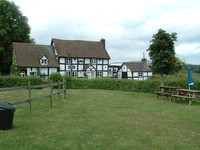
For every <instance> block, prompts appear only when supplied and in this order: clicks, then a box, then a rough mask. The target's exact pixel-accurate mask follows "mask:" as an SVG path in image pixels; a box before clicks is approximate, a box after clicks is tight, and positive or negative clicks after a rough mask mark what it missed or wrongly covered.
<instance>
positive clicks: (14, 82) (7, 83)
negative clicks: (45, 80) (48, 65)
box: [0, 76, 42, 88]
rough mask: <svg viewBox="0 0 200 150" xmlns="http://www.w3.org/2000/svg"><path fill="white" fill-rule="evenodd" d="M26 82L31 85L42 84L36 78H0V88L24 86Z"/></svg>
mask: <svg viewBox="0 0 200 150" xmlns="http://www.w3.org/2000/svg"><path fill="white" fill-rule="evenodd" d="M28 81H30V82H31V84H32V85H40V84H42V80H41V79H40V78H37V77H19V76H0V88H4V87H15V86H26V85H27V84H28Z"/></svg>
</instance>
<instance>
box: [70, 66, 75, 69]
mask: <svg viewBox="0 0 200 150" xmlns="http://www.w3.org/2000/svg"><path fill="white" fill-rule="evenodd" d="M68 69H76V66H68Z"/></svg>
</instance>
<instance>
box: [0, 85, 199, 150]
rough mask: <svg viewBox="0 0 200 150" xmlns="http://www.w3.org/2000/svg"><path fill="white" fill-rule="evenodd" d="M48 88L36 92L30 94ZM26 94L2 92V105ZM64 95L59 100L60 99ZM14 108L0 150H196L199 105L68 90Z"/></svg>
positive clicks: (139, 95)
mask: <svg viewBox="0 0 200 150" xmlns="http://www.w3.org/2000/svg"><path fill="white" fill-rule="evenodd" d="M47 92H48V91H47V90H34V96H36V97H37V96H39V95H42V94H43V95H44V94H45V93H47ZM25 93H26V92H25V91H24V90H20V91H12V92H9V93H8V92H1V93H0V101H10V102H13V101H17V99H16V97H17V98H18V100H20V99H21V100H23V98H24V97H27V94H25ZM62 97H63V96H62ZM32 104H33V109H32V111H33V112H32V114H31V115H30V114H29V109H28V108H29V107H28V104H22V105H17V110H16V112H15V116H14V122H13V129H12V130H7V131H1V130H0V149H1V150H8V149H9V150H12V149H13V150H16V149H17V150H29V149H31V150H32V149H33V150H47V149H48V150H64V149H70V150H80V149H84V150H90V149H92V150H93V149H98V150H115V149H118V150H126V149H128V150H129V149H131V150H132V149H133V150H188V149H192V150H198V149H200V119H199V115H200V102H199V101H194V102H193V103H192V105H191V106H188V103H187V102H185V101H183V102H180V101H177V102H176V103H174V102H170V101H169V100H168V99H167V98H164V97H161V98H159V99H158V100H157V99H156V95H154V94H148V93H136V92H123V91H109V90H89V89H87V90H86V89H84V90H67V100H64V99H63V98H62V99H61V101H60V102H59V101H58V96H55V97H54V98H53V108H52V109H51V108H50V106H49V99H44V100H40V101H35V102H33V103H32Z"/></svg>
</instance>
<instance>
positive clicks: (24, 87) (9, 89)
mask: <svg viewBox="0 0 200 150" xmlns="http://www.w3.org/2000/svg"><path fill="white" fill-rule="evenodd" d="M20 89H27V86H19V87H10V88H0V91H12V90H20Z"/></svg>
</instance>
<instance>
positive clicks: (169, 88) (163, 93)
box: [155, 86, 179, 99]
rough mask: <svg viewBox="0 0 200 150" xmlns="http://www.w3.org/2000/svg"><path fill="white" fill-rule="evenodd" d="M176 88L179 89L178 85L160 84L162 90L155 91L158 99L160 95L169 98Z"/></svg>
mask: <svg viewBox="0 0 200 150" xmlns="http://www.w3.org/2000/svg"><path fill="white" fill-rule="evenodd" d="M176 89H179V88H178V87H173V86H160V90H159V91H158V92H155V94H157V99H158V98H159V96H167V98H168V97H169V96H171V95H174V94H175V91H176Z"/></svg>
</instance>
